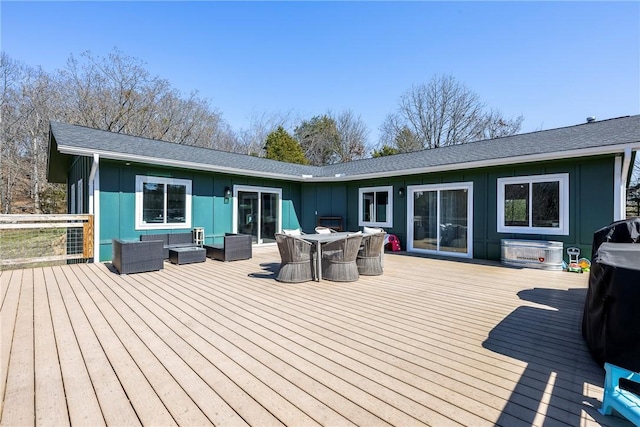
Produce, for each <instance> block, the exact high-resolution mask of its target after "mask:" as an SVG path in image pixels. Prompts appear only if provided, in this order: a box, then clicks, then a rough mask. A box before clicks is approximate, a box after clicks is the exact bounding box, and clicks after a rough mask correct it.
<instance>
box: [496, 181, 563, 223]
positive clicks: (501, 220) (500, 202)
mask: <svg viewBox="0 0 640 427" xmlns="http://www.w3.org/2000/svg"><path fill="white" fill-rule="evenodd" d="M550 181H557V182H559V184H560V185H559V190H560V192H559V198H560V200H559V202H560V203H559V210H560V212H559V214H560V224H559V226H558V227H557V228H550V227H522V226H517V227H514V226H506V225H504V187H505V185H507V184H533V183H536V182H550ZM529 197H531V192H529ZM497 199H498V223H497V224H498V233H518V234H544V235H555V236H568V235H569V174H568V173H557V174H548V175H529V176H514V177H508V178H498V196H497ZM532 208H533V206H532V203H529V218H530V220H531V219H532V215H531V209H532Z"/></svg>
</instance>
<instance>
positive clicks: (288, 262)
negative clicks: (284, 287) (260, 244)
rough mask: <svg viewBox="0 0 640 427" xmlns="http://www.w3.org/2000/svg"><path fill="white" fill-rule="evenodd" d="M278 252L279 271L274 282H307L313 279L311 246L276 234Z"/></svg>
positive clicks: (296, 238) (293, 238) (298, 239)
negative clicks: (279, 260) (279, 259)
mask: <svg viewBox="0 0 640 427" xmlns="http://www.w3.org/2000/svg"><path fill="white" fill-rule="evenodd" d="M276 243H277V244H278V250H279V251H280V258H281V261H282V262H281V263H280V270H279V271H278V275H277V277H276V280H277V281H279V282H285V283H300V282H308V281H310V280H313V279H314V271H315V270H314V265H315V263H314V260H313V245H312V244H311V243H309V242H307V241H305V240H302V239H300V238H298V237H296V236H288V235H286V234H276Z"/></svg>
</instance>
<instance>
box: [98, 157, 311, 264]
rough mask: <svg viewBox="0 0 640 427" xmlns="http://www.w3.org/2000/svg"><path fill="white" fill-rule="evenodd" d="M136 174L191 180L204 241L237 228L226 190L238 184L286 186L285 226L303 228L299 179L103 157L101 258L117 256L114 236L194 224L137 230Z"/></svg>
mask: <svg viewBox="0 0 640 427" xmlns="http://www.w3.org/2000/svg"><path fill="white" fill-rule="evenodd" d="M136 175H147V176H154V177H164V178H177V179H187V180H190V181H191V183H192V184H191V185H192V188H191V192H192V199H191V203H192V222H191V228H193V227H204V230H205V242H206V243H219V242H221V241H222V237H223V236H224V233H227V232H232V231H233V230H232V226H233V204H232V203H225V202H224V190H225V188H226V187H230V188H233V186H234V185H250V186H256V187H271V188H281V189H282V199H283V200H282V227H283V228H298V227H299V225H300V219H299V217H298V213H299V212H300V211H301V208H300V205H301V198H300V184H298V183H295V182H286V181H276V180H265V179H255V178H251V177H245V176H234V175H225V174H217V173H209V172H198V171H193V170H186V169H185V170H183V169H175V168H163V167H156V166H149V165H144V164H130V165H127V164H125V163H123V162H117V161H106V160H101V161H100V224H99V227H100V261H109V260H111V256H112V252H111V251H112V248H111V240H112V239H115V238H118V239H123V240H138V239H139V238H140V235H141V234H153V233H169V232H185V231H190V229H188V230H187V229H175V230H173V229H170V228H169V229H158V230H136V228H135V208H136V207H135V191H136V189H135V185H136Z"/></svg>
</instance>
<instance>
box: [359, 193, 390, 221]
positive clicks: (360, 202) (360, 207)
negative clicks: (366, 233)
mask: <svg viewBox="0 0 640 427" xmlns="http://www.w3.org/2000/svg"><path fill="white" fill-rule="evenodd" d="M383 191H386V192H387V201H388V203H387V220H386V221H384V222H382V221H365V220H364V218H363V215H362V208H363V203H362V202H363V196H364V193H376V192H383ZM358 225H359V226H360V227H365V226H366V227H393V186H392V185H386V186H383V187H363V188H360V189H359V190H358Z"/></svg>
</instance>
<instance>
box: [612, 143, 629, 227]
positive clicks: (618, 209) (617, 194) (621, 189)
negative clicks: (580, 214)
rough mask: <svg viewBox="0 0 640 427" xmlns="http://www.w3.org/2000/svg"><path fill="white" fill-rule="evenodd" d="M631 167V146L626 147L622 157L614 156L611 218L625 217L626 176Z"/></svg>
mask: <svg viewBox="0 0 640 427" xmlns="http://www.w3.org/2000/svg"><path fill="white" fill-rule="evenodd" d="M630 167H631V148H629V147H627V148H625V149H624V152H623V153H622V157H616V160H615V168H614V171H615V172H614V183H613V185H614V188H613V203H614V206H613V220H614V221H619V220H622V219H625V218H626V217H627V177H628V176H629V168H630Z"/></svg>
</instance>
